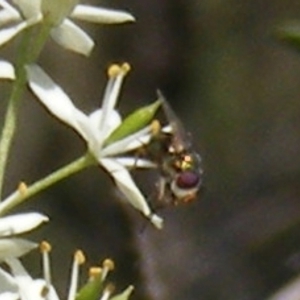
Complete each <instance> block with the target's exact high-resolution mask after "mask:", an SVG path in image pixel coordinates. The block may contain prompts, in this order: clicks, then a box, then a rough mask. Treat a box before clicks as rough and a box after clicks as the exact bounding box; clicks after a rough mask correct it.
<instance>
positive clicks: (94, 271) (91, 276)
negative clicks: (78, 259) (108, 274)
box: [89, 267, 102, 281]
mask: <svg viewBox="0 0 300 300" xmlns="http://www.w3.org/2000/svg"><path fill="white" fill-rule="evenodd" d="M101 273H102V268H100V267H91V268H90V269H89V280H90V281H92V280H93V279H94V278H96V277H98V276H99V275H100V274H101Z"/></svg>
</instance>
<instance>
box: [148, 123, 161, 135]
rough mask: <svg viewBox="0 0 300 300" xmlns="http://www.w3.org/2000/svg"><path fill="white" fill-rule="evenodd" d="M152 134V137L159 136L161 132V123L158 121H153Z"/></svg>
mask: <svg viewBox="0 0 300 300" xmlns="http://www.w3.org/2000/svg"><path fill="white" fill-rule="evenodd" d="M150 126H151V133H152V135H154V136H155V135H158V134H159V133H160V132H161V125H160V122H159V121H158V120H153V121H152V122H151V125H150Z"/></svg>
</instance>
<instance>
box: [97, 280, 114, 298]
mask: <svg viewBox="0 0 300 300" xmlns="http://www.w3.org/2000/svg"><path fill="white" fill-rule="evenodd" d="M114 290H115V286H114V285H113V284H112V283H109V284H108V285H107V286H106V287H105V289H104V291H103V294H102V297H101V298H100V300H108V299H109V297H110V295H111V294H112V293H113V292H114Z"/></svg>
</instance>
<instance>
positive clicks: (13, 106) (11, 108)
mask: <svg viewBox="0 0 300 300" xmlns="http://www.w3.org/2000/svg"><path fill="white" fill-rule="evenodd" d="M34 29H35V28H29V29H27V30H25V32H24V35H23V37H22V40H21V43H20V45H19V47H18V49H19V51H18V55H17V62H16V66H15V69H16V80H15V81H14V84H13V88H12V93H11V95H10V98H9V100H8V106H7V110H6V114H5V117H4V124H3V128H2V133H1V138H0V199H1V197H2V190H3V181H4V174H5V170H6V166H7V162H8V155H9V152H10V148H11V145H12V141H13V137H14V135H15V132H16V128H17V116H18V111H19V107H20V102H21V101H20V99H21V96H22V94H23V91H24V89H25V86H26V79H27V78H26V72H25V69H24V66H25V65H26V64H28V63H31V62H33V61H35V60H36V59H37V58H38V56H39V54H40V52H41V50H42V48H43V45H44V44H45V42H46V40H47V37H48V35H49V32H50V29H51V28H50V26H49V25H47V24H46V25H44V26H42V27H41V28H40V30H39V31H38V33H37V35H33V32H34Z"/></svg>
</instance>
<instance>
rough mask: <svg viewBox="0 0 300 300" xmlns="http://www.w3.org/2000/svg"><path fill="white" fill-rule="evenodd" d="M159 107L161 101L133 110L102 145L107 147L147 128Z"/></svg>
mask: <svg viewBox="0 0 300 300" xmlns="http://www.w3.org/2000/svg"><path fill="white" fill-rule="evenodd" d="M160 105H161V101H160V100H157V101H155V102H154V103H153V104H150V105H147V106H144V107H142V108H139V109H137V110H135V111H134V112H133V113H131V114H130V115H129V116H128V117H127V118H125V119H124V120H123V122H122V124H120V126H118V127H117V128H116V129H115V130H114V131H113V132H112V134H111V135H110V136H109V137H108V138H107V139H106V141H105V143H104V145H105V146H107V145H109V144H112V143H114V142H116V141H119V140H121V139H123V138H125V137H126V136H128V135H130V134H133V133H135V132H137V131H139V130H141V129H142V128H144V127H145V126H147V125H148V124H149V123H150V122H151V120H152V119H153V117H154V115H155V113H156V111H157V110H158V108H159V106H160Z"/></svg>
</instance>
